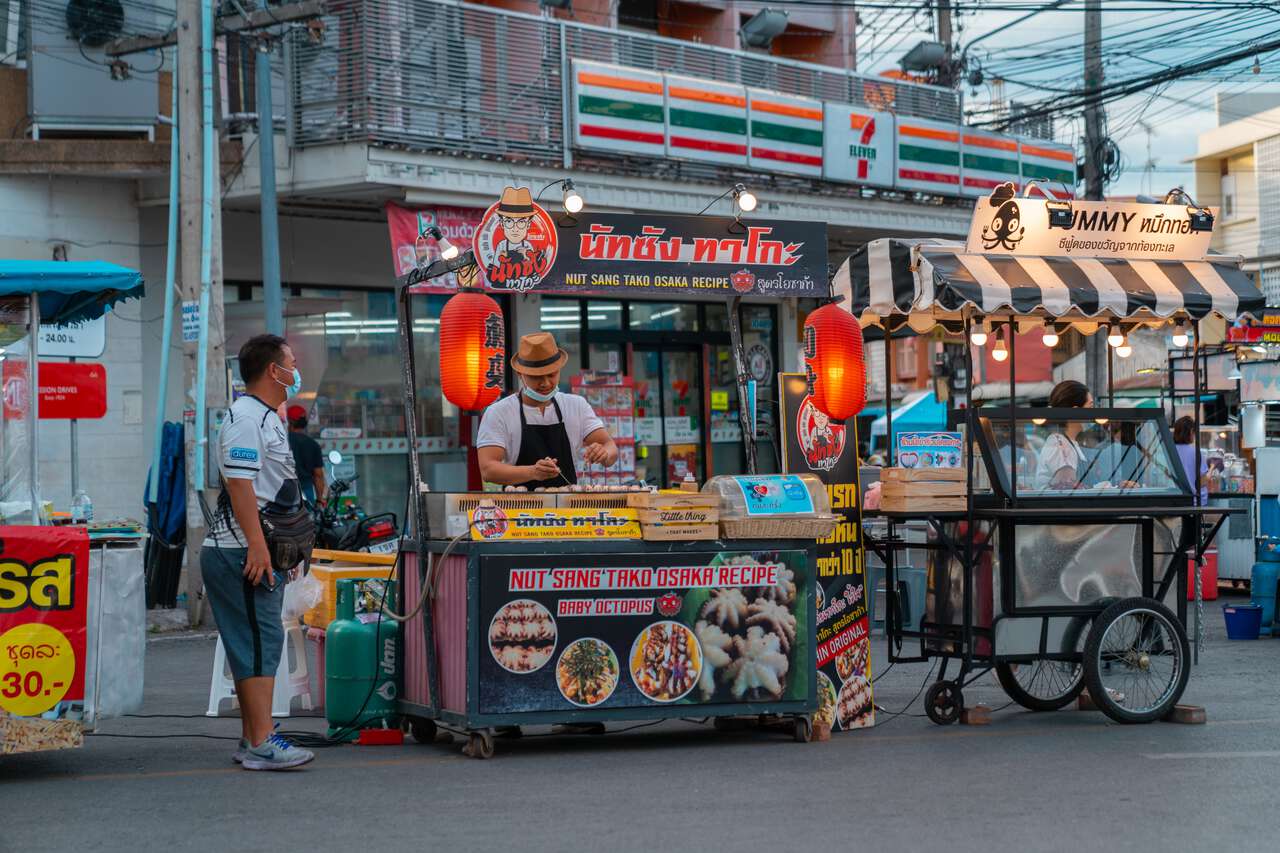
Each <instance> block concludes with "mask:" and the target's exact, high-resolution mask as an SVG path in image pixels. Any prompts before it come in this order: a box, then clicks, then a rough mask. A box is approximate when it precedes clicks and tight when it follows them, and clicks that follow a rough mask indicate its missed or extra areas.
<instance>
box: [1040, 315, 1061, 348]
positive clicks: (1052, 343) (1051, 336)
mask: <svg viewBox="0 0 1280 853" xmlns="http://www.w3.org/2000/svg"><path fill="white" fill-rule="evenodd" d="M1040 340H1041V341H1042V342H1043V343H1044V345H1045V346H1047V347H1056V346H1057V345H1058V327H1057V326H1055V325H1054V324H1053V323H1052V322H1051V321H1049V320H1045V321H1044V334H1043V335H1041V336H1040Z"/></svg>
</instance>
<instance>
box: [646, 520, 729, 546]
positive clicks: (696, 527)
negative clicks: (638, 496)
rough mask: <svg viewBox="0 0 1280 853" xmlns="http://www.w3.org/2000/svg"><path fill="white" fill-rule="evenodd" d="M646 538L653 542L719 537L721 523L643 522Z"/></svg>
mask: <svg viewBox="0 0 1280 853" xmlns="http://www.w3.org/2000/svg"><path fill="white" fill-rule="evenodd" d="M640 528H641V531H642V532H643V534H644V538H645V539H647V540H649V541H651V542H676V541H685V542H688V541H696V540H701V539H718V538H719V537H720V525H718V524H715V523H714V522H713V523H711V524H642V525H641V526H640Z"/></svg>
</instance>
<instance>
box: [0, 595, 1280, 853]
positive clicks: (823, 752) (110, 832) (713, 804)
mask: <svg viewBox="0 0 1280 853" xmlns="http://www.w3.org/2000/svg"><path fill="white" fill-rule="evenodd" d="M1219 611H1220V606H1219V605H1215V604H1209V605H1207V606H1206V613H1207V615H1208V616H1209V618H1208V620H1207V621H1208V626H1209V640H1208V643H1207V645H1206V647H1205V649H1204V651H1203V654H1202V656H1201V663H1200V665H1199V666H1198V667H1197V668H1196V669H1195V670H1194V672H1193V674H1192V678H1191V683H1190V687H1189V689H1188V691H1187V694H1186V697H1185V700H1184V701H1186V702H1191V703H1195V704H1200V705H1203V706H1205V707H1206V708H1207V710H1208V715H1209V723H1208V724H1207V725H1204V726H1184V725H1173V724H1168V723H1157V724H1154V725H1150V726H1134V727H1127V726H1118V725H1114V724H1111V723H1109V722H1108V721H1107V720H1106V718H1105V717H1103V716H1102V715H1101V714H1098V713H1091V712H1080V711H1074V710H1073V711H1063V712H1058V713H1053V714H1032V713H1029V712H1024V711H1021V710H1020V709H1018V708H1017V706H1013V707H1010V708H1006V709H1004V710H999V711H998V712H997V713H995V714H994V715H993V722H992V724H991V725H990V726H985V727H965V726H952V727H949V728H939V727H937V726H934V725H933V724H932V723H930V722H929V721H928V720H926V719H923V718H922V717H918V716H912V715H902V716H897V717H889V716H888V715H887V714H882V715H881V724H880V725H879V726H878V727H877V728H876V729H874V730H872V731H866V732H859V733H853V734H837V735H836V736H835V737H833V739H832V740H831V741H829V742H825V743H812V744H797V743H794V742H793V741H792V740H791V739H790V738H788V737H786V736H784V735H782V734H770V733H760V732H747V733H739V734H719V733H717V732H715V731H713V730H712V729H711V728H710V727H709V726H705V725H696V724H691V723H684V722H677V723H670V724H665V723H664V724H662V725H660V726H654V727H648V728H645V729H641V730H637V731H633V732H629V733H620V734H611V735H608V736H604V737H598V736H597V737H591V736H575V737H541V738H526V739H524V740H522V741H518V742H500V744H499V752H498V756H497V757H496V758H495V759H494V760H492V761H476V760H473V759H468V758H465V757H463V756H462V755H461V753H460V746H461V741H460V740H456V739H455V740H454V741H453V743H452V744H448V745H446V744H439V743H438V744H432V745H426V746H424V745H417V744H414V743H413V742H412V741H411V740H409V741H407V742H406V744H405V745H404V746H403V747H354V746H345V747H340V748H333V749H327V750H324V751H322V752H321V753H320V755H319V757H318V758H317V760H316V761H315V762H314V763H313V764H312V765H311V766H310V767H309V768H306V769H303V770H300V771H296V772H293V773H287V774H286V773H281V774H268V773H250V772H245V771H241V770H239V769H237V768H236V767H235V765H233V764H232V763H231V760H230V754H231V751H232V749H233V747H234V739H235V738H236V737H238V735H239V722H238V720H235V719H225V718H224V719H213V720H210V719H206V718H204V717H203V716H201V717H199V718H197V719H164V718H148V719H141V718H129V719H124V720H113V721H110V722H107V723H104V724H103V727H102V731H103V732H104V733H106V734H117V735H148V736H154V735H181V734H204V735H211V736H215V737H219V736H220V737H225V738H228V739H227V740H212V739H205V738H192V737H174V738H146V739H142V738H123V737H109V736H98V737H94V738H91V739H90V740H89V742H88V743H87V745H86V746H85V747H84V748H83V749H81V750H70V751H65V752H57V753H44V754H34V755H20V756H9V757H3V758H0V798H2V801H3V803H4V807H3V812H0V814H2V815H3V820H2V824H0V825H2V826H3V829H2V830H0V850H4V851H6V853H8V851H14V853H17V851H23V853H26V851H64V850H65V851H72V850H76V851H79V850H86V851H117V850H119V851H130V853H133V851H150V850H166V851H168V850H175V851H178V850H199V851H205V850H208V851H226V850H230V851H258V850H262V851H279V850H283V849H286V848H291V849H302V850H308V849H309V850H319V851H339V850H342V851H348V850H366V849H371V848H374V847H377V848H380V849H385V850H408V849H415V850H417V849H425V850H441V851H453V850H497V849H512V850H518V851H570V850H575V851H576V850H590V851H596V850H601V849H608V850H610V851H611V853H613V852H614V851H632V850H635V851H652V850H660V851H682V850H697V851H719V850H762V851H780V850H789V851H790V850H794V851H801V850H823V849H850V850H884V851H896V850H926V849H939V850H947V851H964V850H975V851H977V850H980V851H1000V850H1016V851H1028V850H1063V851H1076V850H1088V849H1105V850H1108V851H1121V850H1141V851H1146V850H1165V849H1177V850H1209V849H1213V850H1220V849H1230V850H1233V851H1248V850H1267V851H1274V850H1275V849H1276V844H1277V842H1276V837H1277V836H1276V833H1277V821H1276V818H1275V814H1276V811H1275V798H1276V779H1277V775H1278V770H1280V709H1278V708H1277V707H1276V703H1277V700H1278V699H1280V678H1278V676H1280V640H1261V641H1259V642H1255V643H1236V642H1227V641H1226V640H1225V639H1224V638H1223V630H1222V617H1221V615H1220V612H1219ZM212 651H213V642H212V640H210V639H208V638H203V639H163V640H159V641H155V642H152V643H150V644H149V645H148V649H147V692H146V696H147V701H146V707H145V709H144V712H145V713H147V714H201V713H202V712H203V710H204V705H205V701H206V697H207V696H208V673H209V667H210V663H211V661H212ZM877 651H882V646H881V647H879V648H878V649H877ZM880 660H883V658H882V657H881V659H880ZM874 668H875V670H876V671H877V672H879V671H880V670H881V669H882V663H880V662H876V663H875V664H874ZM927 670H928V667H927V666H922V665H914V666H902V665H900V666H898V667H896V668H895V669H894V670H893V671H891V672H889V673H888V674H887V675H886V676H885V677H884V678H883V679H881V680H880V682H879V683H878V684H877V685H876V700H877V703H878V704H880V705H881V706H882V707H883V708H886V709H888V710H890V711H893V710H900V709H902V708H903V707H904V706H905V705H906V704H907V703H908V701H909V700H910V699H911V698H912V697H913V696H914V695H915V694H916V692H917V691H918V689H919V687H920V685H921V681H922V679H924V678H925V675H926V672H927ZM966 698H967V700H968V701H969V703H970V704H973V703H976V702H985V703H986V704H989V705H991V706H992V707H995V708H1000V707H1001V706H1003V705H1004V704H1005V703H1006V702H1007V699H1005V698H1004V695H1003V693H1002V692H1001V691H1000V689H999V687H998V686H996V685H995V683H994V680H991V681H990V682H985V683H982V684H979V685H975V687H974V688H973V689H971V690H970V691H969V692H968V694H967V695H966ZM919 711H920V708H919V705H918V704H917V706H916V707H914V708H912V709H911V712H910V713H911V714H918V713H919ZM287 725H288V726H289V727H290V728H296V729H306V730H311V731H317V732H319V731H320V730H321V729H322V721H320V720H318V719H299V718H295V719H293V720H290V721H288V723H287ZM619 727H620V726H619Z"/></svg>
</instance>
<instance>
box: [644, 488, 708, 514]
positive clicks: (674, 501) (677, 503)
mask: <svg viewBox="0 0 1280 853" xmlns="http://www.w3.org/2000/svg"><path fill="white" fill-rule="evenodd" d="M627 506H632V507H636V508H637V509H657V508H659V507H662V508H664V509H666V508H683V507H717V508H718V507H719V506H720V496H719V495H711V494H706V495H704V494H702V493H701V492H681V491H676V490H674V489H673V490H668V491H661V492H630V493H628V494H627Z"/></svg>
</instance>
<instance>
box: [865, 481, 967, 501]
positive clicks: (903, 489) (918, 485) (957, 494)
mask: <svg viewBox="0 0 1280 853" xmlns="http://www.w3.org/2000/svg"><path fill="white" fill-rule="evenodd" d="M968 493H969V487H968V485H967V484H965V483H923V482H919V481H914V480H887V481H885V482H883V483H881V485H880V494H881V495H882V496H883V497H884V498H888V497H899V498H914V497H922V498H928V497H939V498H963V497H964V496H965V495H967V494H968Z"/></svg>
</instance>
